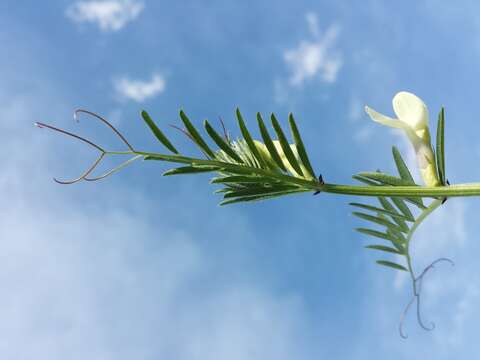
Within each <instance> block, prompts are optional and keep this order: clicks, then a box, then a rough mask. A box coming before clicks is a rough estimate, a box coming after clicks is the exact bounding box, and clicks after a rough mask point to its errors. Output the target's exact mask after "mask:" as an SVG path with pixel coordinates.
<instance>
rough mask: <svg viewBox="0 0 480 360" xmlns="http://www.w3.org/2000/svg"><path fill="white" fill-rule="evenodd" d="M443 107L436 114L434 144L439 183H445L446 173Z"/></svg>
mask: <svg viewBox="0 0 480 360" xmlns="http://www.w3.org/2000/svg"><path fill="white" fill-rule="evenodd" d="M444 133H445V109H444V108H443V107H442V109H441V110H440V113H439V114H438V123H437V146H436V156H435V158H436V159H437V171H438V178H439V179H440V183H441V185H443V186H445V185H446V181H447V180H446V175H445V138H444Z"/></svg>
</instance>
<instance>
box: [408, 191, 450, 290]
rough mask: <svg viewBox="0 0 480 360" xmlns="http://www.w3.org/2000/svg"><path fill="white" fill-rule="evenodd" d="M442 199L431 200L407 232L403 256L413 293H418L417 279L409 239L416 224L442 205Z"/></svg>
mask: <svg viewBox="0 0 480 360" xmlns="http://www.w3.org/2000/svg"><path fill="white" fill-rule="evenodd" d="M442 201H443V199H438V200H435V201H432V203H431V204H430V205H429V206H428V207H427V208H426V209H425V210H423V211H422V213H421V214H420V216H419V217H418V218H417V219H416V220H415V222H414V223H413V226H412V227H411V228H410V231H409V232H408V234H407V243H406V245H405V246H406V249H405V250H406V255H405V256H406V257H407V266H408V271H409V273H410V276H411V278H412V285H413V295H418V294H417V281H416V277H415V273H414V271H413V267H412V259H411V257H410V241H411V240H412V236H413V233H414V232H415V230H417V228H418V226H419V225H420V224H421V223H422V222H423V220H425V219H426V217H427V216H428V215H430V214H431V213H432V212H433V211H434V210H435V209H436V208H438V207H439V206H440V205H442Z"/></svg>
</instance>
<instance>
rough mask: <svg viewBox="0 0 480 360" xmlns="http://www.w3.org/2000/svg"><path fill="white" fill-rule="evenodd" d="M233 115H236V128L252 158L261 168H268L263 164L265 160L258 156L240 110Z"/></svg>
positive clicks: (258, 153)
mask: <svg viewBox="0 0 480 360" xmlns="http://www.w3.org/2000/svg"><path fill="white" fill-rule="evenodd" d="M235 113H236V115H237V121H238V126H239V128H240V131H241V133H242V136H243V138H244V139H245V142H246V143H247V145H248V148H249V149H250V151H251V152H252V154H253V156H255V159H257V161H258V163H259V165H260V167H262V168H265V167H268V166H267V163H266V162H265V159H264V158H263V156H262V155H261V154H260V152H259V151H258V149H257V147H256V145H255V143H254V142H253V139H252V136H251V135H250V132H249V131H248V128H247V126H246V125H245V121H244V120H243V117H242V114H241V113H240V109H238V108H237V110H236V112H235Z"/></svg>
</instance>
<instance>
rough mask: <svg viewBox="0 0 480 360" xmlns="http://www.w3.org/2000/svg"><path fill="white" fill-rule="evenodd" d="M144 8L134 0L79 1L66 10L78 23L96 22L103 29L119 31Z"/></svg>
mask: <svg viewBox="0 0 480 360" xmlns="http://www.w3.org/2000/svg"><path fill="white" fill-rule="evenodd" d="M143 8H144V4H143V2H140V1H134V0H103V1H101V0H98V1H78V2H76V3H74V4H72V5H71V6H69V7H68V8H67V10H66V15H67V17H68V18H70V19H71V20H73V21H75V22H77V23H84V22H87V23H94V24H97V25H98V26H99V28H100V30H102V31H118V30H120V29H122V28H123V27H124V26H125V25H126V24H127V23H129V22H131V21H133V20H135V19H136V18H137V17H138V15H140V13H141V12H142V10H143Z"/></svg>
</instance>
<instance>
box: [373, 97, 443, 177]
mask: <svg viewBox="0 0 480 360" xmlns="http://www.w3.org/2000/svg"><path fill="white" fill-rule="evenodd" d="M392 104H393V110H394V111H395V114H396V115H397V118H396V119H393V118H390V117H388V116H385V115H383V114H380V113H378V112H377V111H375V110H373V109H371V108H369V107H368V106H366V107H365V111H366V112H367V114H368V115H370V117H371V118H372V120H373V121H376V122H378V123H380V124H382V125H386V126H390V127H393V128H398V129H402V130H404V131H405V134H406V135H407V136H408V138H409V140H410V142H411V143H412V145H413V148H414V150H415V154H416V157H417V164H418V168H419V170H420V175H421V176H422V178H423V181H424V182H425V185H427V186H438V185H439V184H440V181H439V180H438V176H437V169H436V165H435V156H434V154H433V150H432V145H431V142H430V131H429V129H428V109H427V106H426V105H425V103H424V102H423V101H422V99H420V98H419V97H417V96H416V95H414V94H411V93H409V92H405V91H402V92H399V93H398V94H396V95H395V96H394V98H393V100H392Z"/></svg>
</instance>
